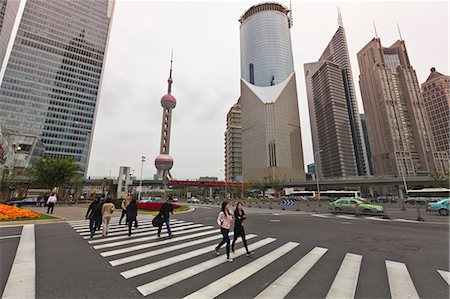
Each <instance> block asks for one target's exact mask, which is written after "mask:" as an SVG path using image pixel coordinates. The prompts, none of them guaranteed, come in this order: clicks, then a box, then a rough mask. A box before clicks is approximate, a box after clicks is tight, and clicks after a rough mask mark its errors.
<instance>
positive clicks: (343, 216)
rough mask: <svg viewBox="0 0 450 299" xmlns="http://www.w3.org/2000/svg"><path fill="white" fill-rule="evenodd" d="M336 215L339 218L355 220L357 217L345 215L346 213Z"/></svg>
mask: <svg viewBox="0 0 450 299" xmlns="http://www.w3.org/2000/svg"><path fill="white" fill-rule="evenodd" d="M336 217H338V218H342V219H350V220H354V219H356V217H355V216H345V215H337V216H336Z"/></svg>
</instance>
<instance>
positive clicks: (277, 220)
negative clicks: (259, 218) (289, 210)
mask: <svg viewBox="0 0 450 299" xmlns="http://www.w3.org/2000/svg"><path fill="white" fill-rule="evenodd" d="M270 222H281V220H279V219H270Z"/></svg>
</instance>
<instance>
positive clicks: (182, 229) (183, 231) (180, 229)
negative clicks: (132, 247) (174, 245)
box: [94, 224, 214, 249]
mask: <svg viewBox="0 0 450 299" xmlns="http://www.w3.org/2000/svg"><path fill="white" fill-rule="evenodd" d="M187 228H192V229H186V227H184V226H183V227H176V228H174V229H172V232H177V233H178V235H184V234H189V233H193V232H198V231H202V230H207V229H211V228H214V227H213V226H203V224H193V225H191V226H188V227H187ZM156 239H158V236H156V235H153V236H151V237H142V238H136V239H128V240H125V241H117V242H112V243H107V244H101V245H95V246H94V249H104V248H111V247H117V246H122V245H128V244H132V243H140V242H146V241H150V240H156Z"/></svg>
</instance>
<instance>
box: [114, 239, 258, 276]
mask: <svg viewBox="0 0 450 299" xmlns="http://www.w3.org/2000/svg"><path fill="white" fill-rule="evenodd" d="M230 235H231V234H230ZM255 237H256V235H252V234H249V235H247V236H246V239H247V240H250V239H253V238H255ZM220 238H222V236H219V235H217V236H213V237H210V238H207V239H209V240H208V241H210V240H214V239H220ZM204 240H206V239H204ZM241 241H242V240H241V239H240V238H239V239H238V240H237V242H236V243H239V242H241ZM205 242H207V241H205ZM211 248H212V246H211V245H208V246H206V247H203V248H200V249H197V250H194V251H189V252H186V253H182V254H179V255H177V256H172V257H170V258H168V259H165V260H161V261H158V262H155V263H151V264H147V265H143V266H140V267H137V268H134V269H131V270H127V271H123V272H121V273H120V275H122V276H123V277H125V278H126V279H128V278H132V277H136V276H138V275H142V274H145V273H149V272H152V271H154V270H157V269H162V268H163V267H165V266H169V265H173V264H175V263H178V262H182V261H185V260H187V259H190V258H193V257H196V256H199V255H202V254H206V253H211V252H212V249H211Z"/></svg>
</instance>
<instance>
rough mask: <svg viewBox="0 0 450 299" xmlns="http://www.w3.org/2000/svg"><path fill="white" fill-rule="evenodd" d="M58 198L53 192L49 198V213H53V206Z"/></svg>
mask: <svg viewBox="0 0 450 299" xmlns="http://www.w3.org/2000/svg"><path fill="white" fill-rule="evenodd" d="M57 200H58V198H57V197H56V194H55V193H52V195H50V196H49V197H48V199H47V214H48V213H50V214H53V208H54V207H55V203H56V201H57Z"/></svg>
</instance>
